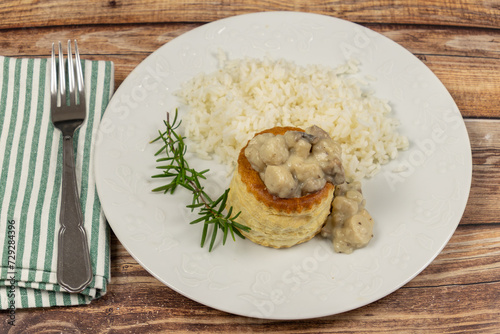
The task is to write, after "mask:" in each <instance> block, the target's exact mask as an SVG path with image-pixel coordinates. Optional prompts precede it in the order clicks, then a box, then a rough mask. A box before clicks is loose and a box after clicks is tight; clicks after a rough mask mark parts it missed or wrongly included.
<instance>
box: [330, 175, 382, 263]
mask: <svg viewBox="0 0 500 334" xmlns="http://www.w3.org/2000/svg"><path fill="white" fill-rule="evenodd" d="M365 203H366V201H365V199H364V198H363V194H362V193H361V183H360V182H352V183H344V184H342V185H339V186H336V187H335V197H334V198H333V202H332V213H331V214H330V215H329V216H328V218H327V219H326V223H325V226H324V227H323V229H322V230H321V235H322V236H323V237H325V238H330V239H332V240H333V249H334V250H335V252H337V253H347V254H350V253H352V252H353V251H354V250H355V249H358V248H362V247H364V246H366V245H367V244H368V243H369V242H370V240H371V239H372V237H373V219H372V217H371V216H370V214H369V213H368V211H367V210H366V209H365Z"/></svg>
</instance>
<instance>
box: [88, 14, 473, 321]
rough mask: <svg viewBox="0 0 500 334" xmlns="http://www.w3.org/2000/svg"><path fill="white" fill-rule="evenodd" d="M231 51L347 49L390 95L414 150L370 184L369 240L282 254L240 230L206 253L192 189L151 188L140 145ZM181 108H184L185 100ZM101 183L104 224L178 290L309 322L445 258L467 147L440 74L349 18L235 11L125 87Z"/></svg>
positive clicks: (221, 179)
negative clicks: (219, 55) (356, 245)
mask: <svg viewBox="0 0 500 334" xmlns="http://www.w3.org/2000/svg"><path fill="white" fill-rule="evenodd" d="M219 49H222V50H223V51H225V52H227V53H228V55H229V57H230V58H238V57H247V56H248V57H260V58H262V57H264V56H270V57H273V58H286V59H288V60H293V61H295V62H296V63H298V64H308V63H319V64H325V65H329V66H332V67H336V66H338V65H340V64H342V63H344V62H345V61H346V60H347V59H349V58H351V57H355V58H357V59H359V60H360V61H361V72H360V74H359V75H361V76H366V77H374V78H376V79H377V80H376V81H375V82H372V83H371V87H372V88H373V89H374V90H375V92H376V94H377V95H378V96H380V97H383V98H387V99H388V100H389V101H390V102H391V105H392V107H393V110H394V115H395V116H396V117H398V118H399V119H400V120H401V132H403V133H404V134H405V135H407V136H408V138H409V139H410V145H411V146H410V149H408V150H407V151H405V152H402V153H401V154H400V155H399V157H398V159H397V160H396V161H392V162H391V163H389V164H387V165H385V166H384V167H383V169H382V171H381V172H380V173H379V174H377V175H376V176H375V177H374V178H372V179H370V180H367V181H366V182H365V183H364V192H365V196H366V198H367V201H368V204H367V206H368V209H369V211H370V212H371V213H372V216H373V217H374V219H375V222H376V227H375V237H374V239H373V240H372V242H371V243H370V244H369V246H368V247H366V248H364V249H361V250H358V251H356V252H354V253H353V254H351V255H342V254H335V253H334V252H333V250H332V247H331V245H330V244H329V243H328V242H327V241H326V240H323V239H320V238H315V239H313V240H311V241H310V242H308V243H305V244H302V245H299V246H296V247H292V248H291V249H285V250H274V249H268V248H265V247H261V246H258V245H255V244H253V243H251V242H250V241H248V240H237V242H235V243H233V242H232V241H229V242H228V244H226V246H223V247H222V246H219V247H216V249H215V250H214V251H213V252H211V253H208V250H207V248H203V249H202V248H200V246H199V240H200V234H201V228H200V227H199V226H190V225H188V221H189V220H191V219H192V218H193V217H194V214H193V213H190V212H189V211H188V210H187V209H186V208H185V207H184V206H185V205H186V204H188V203H189V201H190V196H189V194H188V193H185V192H182V191H179V192H178V193H177V194H176V195H175V196H170V195H163V194H154V193H152V192H151V189H153V188H154V187H155V186H157V185H158V181H157V180H153V179H151V178H150V176H151V175H153V174H154V173H156V171H155V158H154V157H153V153H154V152H155V150H156V149H157V147H158V146H155V145H151V144H148V142H149V140H151V139H152V138H154V136H155V135H156V134H157V130H158V129H160V128H161V127H162V120H163V119H165V113H166V112H167V111H174V110H175V108H176V107H178V106H179V102H178V101H177V99H176V98H175V96H174V94H173V92H175V90H177V89H179V87H180V84H181V83H182V82H184V81H186V80H188V79H190V78H191V77H193V76H194V75H196V74H198V73H199V72H201V71H206V72H209V71H212V70H214V69H216V66H217V60H216V57H215V54H216V52H217V50H219ZM181 112H182V109H181ZM96 135H97V136H98V137H97V139H98V144H97V147H96V179H97V187H98V191H99V195H100V198H101V202H102V205H103V208H104V211H105V213H106V216H107V219H108V221H109V224H110V225H111V227H112V229H113V231H114V232H115V234H116V235H117V237H118V239H119V240H120V242H121V243H122V244H123V245H124V246H125V248H126V249H127V250H128V251H129V252H130V254H131V255H132V256H133V257H134V258H135V259H136V260H137V261H138V262H139V263H140V264H141V265H142V266H143V267H144V268H146V270H148V271H149V272H150V273H151V274H152V275H154V276H155V277H157V278H158V279H159V280H160V281H162V282H163V283H165V284H166V285H168V286H169V287H171V288H172V289H174V290H176V291H178V292H180V293H182V294H183V295H185V296H187V297H189V298H191V299H193V300H196V301H198V302H200V303H203V304H205V305H208V306H210V307H214V308H217V309H220V310H224V311H227V312H231V313H235V314H239V315H244V316H252V317H259V318H268V319H304V318H313V317H320V316H326V315H331V314H336V313H340V312H345V311H348V310H351V309H354V308H357V307H361V306H363V305H366V304H368V303H371V302H373V301H375V300H378V299H380V298H382V297H384V296H386V295H387V294H389V293H391V292H393V291H395V290H396V289H398V288H399V287H401V286H402V285H404V284H405V283H406V282H408V281H409V280H411V279H412V278H413V277H415V276H416V275H417V274H418V273H419V272H420V271H422V270H423V269H424V268H425V267H426V266H427V265H428V264H429V263H430V262H432V260H433V259H434V258H435V257H436V256H437V255H438V254H439V252H440V251H441V250H442V248H443V247H444V246H445V245H446V243H447V242H448V240H449V238H450V237H451V235H452V234H453V232H454V231H455V229H456V227H457V225H458V223H459V221H460V219H461V216H462V214H463V211H464V209H465V205H466V202H467V198H468V195H469V189H470V182H471V172H472V162H471V150H470V143H469V139H468V135H467V131H466V129H465V125H464V122H463V120H462V118H461V115H460V112H459V110H458V108H457V106H456V104H455V103H454V101H453V99H452V98H451V96H450V95H449V93H448V92H447V90H446V89H445V87H444V86H443V85H442V84H441V82H440V81H439V80H438V79H437V78H436V76H435V75H434V74H433V73H432V72H431V71H430V70H429V69H428V68H427V67H426V66H425V65H424V64H422V63H421V62H420V61H419V60H418V59H417V58H415V57H414V56H413V55H412V54H410V53H409V52H408V51H407V50H405V49H404V48H402V47H401V46H399V45H397V44H396V43H394V42H392V41H391V40H389V39H387V38H386V37H384V36H382V35H380V34H378V33H376V32H373V31H371V30H369V29H366V28H364V27H362V26H359V25H356V24H354V23H351V22H347V21H343V20H339V19H336V18H332V17H327V16H321V15H315V14H305V13H296V12H268V13H256V14H247V15H242V16H236V17H231V18H228V19H223V20H220V21H216V22H213V23H209V24H206V25H204V26H201V27H199V28H197V29H194V30H192V31H190V32H188V33H186V34H184V35H182V36H180V37H178V38H176V39H174V40H172V41H171V42H169V43H167V44H166V45H164V46H163V47H161V48H160V49H158V50H157V51H155V52H154V53H153V54H151V55H150V56H149V57H148V58H147V59H145V60H144V61H143V62H142V63H141V64H140V65H139V66H138V67H137V68H136V69H135V70H134V71H133V72H132V73H131V74H130V75H129V76H128V77H127V79H126V80H125V81H124V82H123V83H122V85H121V86H120V87H119V89H118V91H117V92H116V93H115V95H114V97H113V99H112V101H111V102H110V104H109V107H108V109H107V111H106V113H105V116H104V118H103V120H102V123H101V127H100V129H99V132H98V133H97V134H96ZM189 159H190V163H191V164H192V165H193V166H202V167H203V169H205V168H210V170H211V172H210V175H209V181H208V183H207V189H208V190H209V191H210V192H211V193H213V194H214V195H218V194H219V193H220V192H221V191H222V190H223V189H225V188H226V187H227V186H228V185H229V180H230V175H228V174H227V172H226V170H225V168H224V167H223V166H220V165H218V164H217V163H215V162H214V161H202V160H199V159H197V158H195V157H190V158H189Z"/></svg>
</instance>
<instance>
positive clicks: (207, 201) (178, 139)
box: [151, 109, 250, 251]
mask: <svg viewBox="0 0 500 334" xmlns="http://www.w3.org/2000/svg"><path fill="white" fill-rule="evenodd" d="M177 116H178V113H177V109H176V110H175V115H174V119H173V121H172V122H170V114H169V113H167V120H166V121H163V123H164V124H165V127H166V130H165V131H164V132H161V131H158V133H159V136H158V137H157V138H156V139H154V140H153V141H151V143H153V142H156V141H157V140H160V139H161V140H162V141H163V144H164V145H163V146H162V147H161V149H160V150H158V151H157V152H156V153H155V156H159V155H161V154H163V155H164V157H162V158H158V159H157V160H156V161H157V162H158V163H162V164H161V165H159V166H157V167H156V168H158V169H162V170H163V173H161V174H157V175H153V176H152V177H153V178H167V179H168V180H169V182H168V183H167V184H165V185H163V186H161V187H158V188H155V189H153V191H155V192H158V191H163V192H164V193H170V194H173V193H174V191H175V190H176V189H177V187H183V188H185V189H187V190H189V191H191V192H192V194H193V198H192V201H191V204H189V205H186V207H188V208H190V209H191V211H193V210H195V209H198V214H199V216H200V217H199V218H197V219H195V220H193V221H192V222H191V223H190V224H198V223H203V233H202V237H201V247H203V246H204V245H205V242H206V241H207V240H208V239H210V247H209V251H212V249H213V247H214V244H215V240H216V237H217V231H218V230H221V231H222V233H223V239H222V243H223V244H225V243H226V239H227V237H228V235H229V234H231V237H232V239H233V240H236V239H235V235H237V236H239V237H240V238H242V239H245V237H244V236H243V235H242V234H241V232H240V230H242V231H249V230H250V228H249V227H247V226H244V225H242V224H239V223H238V222H237V221H236V218H238V216H239V215H240V212H238V213H236V214H233V208H232V207H230V208H229V209H228V210H227V212H224V211H225V210H224V209H225V207H226V202H227V197H228V193H229V189H226V191H224V193H223V194H222V195H221V196H220V197H219V198H217V199H216V200H212V199H211V198H210V196H208V194H207V193H206V192H205V191H204V188H203V186H202V184H201V182H200V180H201V179H206V177H205V174H206V173H207V172H208V171H209V170H208V169H205V170H202V171H201V172H198V171H196V170H194V169H193V168H190V167H189V164H188V162H187V161H186V159H185V158H184V156H185V154H186V151H187V146H186V144H185V143H184V137H182V136H180V135H179V134H177V132H176V131H175V130H176V129H177V128H178V127H179V126H180V124H181V121H180V120H179V119H178V117H177ZM210 225H213V228H212V230H211V231H209V226H210ZM210 234H211V235H210Z"/></svg>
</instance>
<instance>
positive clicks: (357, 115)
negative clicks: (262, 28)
mask: <svg viewBox="0 0 500 334" xmlns="http://www.w3.org/2000/svg"><path fill="white" fill-rule="evenodd" d="M219 60H220V66H219V70H217V71H215V72H213V73H208V74H205V73H201V74H199V75H197V76H195V77H194V78H193V79H191V80H190V81H188V82H186V83H185V84H184V85H183V86H182V87H181V89H180V91H179V92H177V95H178V96H179V97H180V99H181V101H182V102H183V103H184V104H186V105H187V107H188V108H187V109H188V112H187V114H185V115H183V125H184V135H185V136H186V137H188V138H189V139H190V141H192V142H191V143H190V149H191V150H192V151H194V152H196V153H197V154H198V156H200V157H203V158H207V159H210V158H212V155H213V154H215V156H216V158H218V159H219V161H220V162H221V163H223V164H226V165H228V166H229V167H234V166H235V164H236V161H237V158H238V154H239V151H240V150H241V148H242V147H243V146H244V145H246V143H247V142H248V140H250V139H251V138H252V137H253V136H254V134H255V133H256V132H259V131H262V130H263V129H268V128H272V127H275V126H295V127H300V128H307V127H309V126H312V125H319V126H321V128H322V129H324V130H325V131H327V132H328V133H329V134H330V136H331V137H332V138H333V139H334V140H336V141H337V142H339V143H340V144H341V146H342V154H343V155H342V159H343V165H344V169H345V173H346V177H347V178H348V179H350V180H360V179H362V178H364V177H371V176H373V175H375V174H376V173H377V172H378V171H379V170H380V168H381V165H383V164H385V163H387V162H389V161H390V160H391V159H394V158H395V157H396V156H397V154H398V150H401V149H406V148H407V147H408V139H407V138H406V137H405V136H402V135H400V134H399V133H398V132H397V127H398V125H399V123H398V121H397V120H396V119H395V118H393V117H392V116H391V107H390V105H389V103H388V102H387V101H385V100H383V99H380V98H378V97H376V96H375V95H373V94H372V93H370V92H367V90H366V87H367V84H366V82H364V81H363V80H360V79H359V78H357V76H356V75H355V74H356V73H358V65H359V64H358V63H357V62H355V61H349V62H347V63H346V64H344V65H342V66H339V67H337V68H330V67H327V66H322V65H307V66H299V65H296V64H295V63H293V62H290V61H286V60H284V59H275V60H272V59H269V58H265V59H253V58H245V59H234V60H228V59H226V57H225V55H224V54H220V55H219Z"/></svg>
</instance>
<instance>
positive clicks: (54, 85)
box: [50, 40, 85, 119]
mask: <svg viewBox="0 0 500 334" xmlns="http://www.w3.org/2000/svg"><path fill="white" fill-rule="evenodd" d="M74 42H75V52H74V54H75V58H74V60H73V52H72V48H71V40H68V57H67V58H68V59H67V73H68V81H67V83H68V86H69V90H68V91H66V73H65V72H66V71H65V69H64V67H65V66H64V65H65V62H64V55H63V51H62V46H61V42H59V50H58V51H59V54H58V62H59V66H57V61H56V55H55V46H54V43H52V58H51V62H52V66H51V67H52V69H51V89H50V90H51V98H52V101H51V102H52V107H53V108H60V107H64V106H73V105H80V108H77V109H78V110H83V112H85V88H84V82H83V72H82V65H81V62H80V54H79V52H78V45H77V42H76V40H75V41H74ZM57 72H59V80H57ZM75 77H76V83H75ZM75 87H76V89H75ZM68 94H69V96H68ZM77 109H74V110H73V111H76V110H77ZM62 117H63V118H64V116H62ZM68 117H70V118H71V119H74V117H75V115H73V116H69V115H68ZM82 118H85V114H83V115H82Z"/></svg>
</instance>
